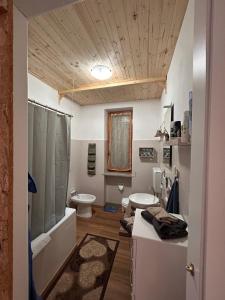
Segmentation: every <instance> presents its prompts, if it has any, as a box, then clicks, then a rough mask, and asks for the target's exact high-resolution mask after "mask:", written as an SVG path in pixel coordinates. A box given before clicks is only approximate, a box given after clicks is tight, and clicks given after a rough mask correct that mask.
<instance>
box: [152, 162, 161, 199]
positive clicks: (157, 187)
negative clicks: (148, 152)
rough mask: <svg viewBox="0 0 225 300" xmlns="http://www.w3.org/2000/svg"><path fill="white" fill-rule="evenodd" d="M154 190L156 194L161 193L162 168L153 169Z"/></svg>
mask: <svg viewBox="0 0 225 300" xmlns="http://www.w3.org/2000/svg"><path fill="white" fill-rule="evenodd" d="M152 172H153V188H154V191H155V193H156V194H159V193H161V175H162V170H161V169H160V168H156V167H155V168H153V169H152Z"/></svg>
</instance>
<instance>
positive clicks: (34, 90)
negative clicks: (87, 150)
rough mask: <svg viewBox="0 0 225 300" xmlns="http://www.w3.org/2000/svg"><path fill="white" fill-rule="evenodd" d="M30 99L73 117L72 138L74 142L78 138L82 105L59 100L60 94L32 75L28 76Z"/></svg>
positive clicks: (64, 99) (63, 99) (67, 100)
mask: <svg viewBox="0 0 225 300" xmlns="http://www.w3.org/2000/svg"><path fill="white" fill-rule="evenodd" d="M28 98H30V99H31V100H35V101H37V102H40V103H42V104H44V105H48V106H50V107H52V108H55V109H58V110H61V111H63V112H65V113H68V114H71V115H73V116H74V117H73V118H72V119H71V138H72V139H73V140H76V139H77V138H78V132H79V131H78V124H79V118H80V105H78V104H76V103H75V102H74V101H71V100H69V99H67V98H62V99H61V100H59V96H58V93H57V91H56V90H55V89H53V88H51V87H50V86H49V85H47V84H45V83H44V82H42V81H41V80H39V79H37V78H36V77H34V76H32V75H31V74H28Z"/></svg>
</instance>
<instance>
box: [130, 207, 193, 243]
mask: <svg viewBox="0 0 225 300" xmlns="http://www.w3.org/2000/svg"><path fill="white" fill-rule="evenodd" d="M142 210H143V209H136V213H135V219H134V225H133V231H132V237H133V238H142V239H151V240H155V241H159V242H162V243H168V244H173V245H177V246H181V247H187V246H188V237H185V238H180V239H169V240H162V239H161V238H160V237H159V236H158V234H157V232H156V231H155V229H154V227H153V225H151V224H149V223H148V222H147V221H145V219H144V218H143V217H142V216H141V212H142ZM172 215H174V216H175V217H177V218H180V219H182V220H183V218H182V216H181V215H177V214H172Z"/></svg>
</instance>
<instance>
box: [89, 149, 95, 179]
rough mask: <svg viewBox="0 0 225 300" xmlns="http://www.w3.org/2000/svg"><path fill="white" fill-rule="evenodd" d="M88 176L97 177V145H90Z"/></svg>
mask: <svg viewBox="0 0 225 300" xmlns="http://www.w3.org/2000/svg"><path fill="white" fill-rule="evenodd" d="M87 171H88V175H92V176H93V175H96V144H88V163H87Z"/></svg>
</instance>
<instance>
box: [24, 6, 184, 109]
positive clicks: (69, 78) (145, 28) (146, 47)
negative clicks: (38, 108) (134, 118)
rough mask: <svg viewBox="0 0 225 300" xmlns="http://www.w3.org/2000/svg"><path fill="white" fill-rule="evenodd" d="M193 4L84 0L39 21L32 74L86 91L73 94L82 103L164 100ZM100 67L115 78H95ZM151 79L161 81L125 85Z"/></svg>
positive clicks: (34, 27)
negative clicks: (95, 68)
mask: <svg viewBox="0 0 225 300" xmlns="http://www.w3.org/2000/svg"><path fill="white" fill-rule="evenodd" d="M187 2H188V0H84V1H81V2H79V3H75V4H72V5H69V6H66V7H64V8H60V9H57V10H55V11H52V12H50V13H47V14H45V15H41V16H38V17H35V18H33V19H31V21H30V23H29V72H30V73H31V74H33V75H34V76H36V77H38V78H39V79H41V80H42V81H44V82H45V83H47V84H48V85H50V86H52V87H53V88H55V89H57V90H58V91H59V92H61V91H64V90H67V89H71V88H81V89H82V88H83V87H84V88H85V90H83V91H76V92H73V93H68V94H67V96H68V97H70V98H71V99H73V100H74V101H76V102H77V103H79V104H80V105H89V104H97V103H108V102H117V101H130V100H146V99H153V98H160V96H161V93H162V90H163V88H164V85H165V81H163V80H164V79H165V78H166V75H167V72H168V69H169V65H170V62H171V59H172V56H173V52H174V48H175V45H176V42H177V38H178V35H179V32H180V27H181V24H182V21H183V17H184V14H185V11H186V7H187ZM97 64H102V65H106V66H108V67H110V69H111V70H112V77H111V78H110V80H107V81H98V80H96V79H95V78H94V77H92V75H91V74H90V70H91V69H92V67H93V66H95V65H97ZM149 78H150V79H151V78H153V79H154V78H156V79H157V78H160V79H161V80H160V81H156V82H152V83H151V82H144V83H143V82H139V83H136V84H133V85H130V84H129V85H126V82H125V81H128V83H129V81H132V80H140V79H147V80H146V81H148V79H149ZM121 81H122V82H124V85H123V86H116V85H117V83H120V82H121ZM108 83H110V84H111V83H115V84H114V85H115V86H114V87H111V86H110V87H107V84H108ZM103 84H106V85H105V87H102V88H98V89H93V85H94V86H96V87H97V86H98V85H101V86H102V85H103ZM89 86H90V89H88V88H89Z"/></svg>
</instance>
